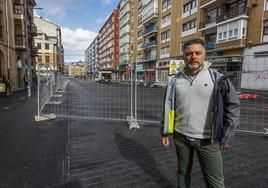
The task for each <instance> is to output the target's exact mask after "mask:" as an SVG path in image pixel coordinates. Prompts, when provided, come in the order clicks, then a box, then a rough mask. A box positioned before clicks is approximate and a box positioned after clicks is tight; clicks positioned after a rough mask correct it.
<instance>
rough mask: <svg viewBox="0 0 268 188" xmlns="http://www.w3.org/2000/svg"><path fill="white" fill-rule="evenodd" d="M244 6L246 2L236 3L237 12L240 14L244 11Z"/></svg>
mask: <svg viewBox="0 0 268 188" xmlns="http://www.w3.org/2000/svg"><path fill="white" fill-rule="evenodd" d="M245 8H246V2H245V1H242V2H239V3H238V14H242V13H244V12H245Z"/></svg>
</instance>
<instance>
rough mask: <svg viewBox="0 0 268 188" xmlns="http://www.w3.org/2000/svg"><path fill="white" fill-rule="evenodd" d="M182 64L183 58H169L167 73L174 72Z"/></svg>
mask: <svg viewBox="0 0 268 188" xmlns="http://www.w3.org/2000/svg"><path fill="white" fill-rule="evenodd" d="M182 66H184V61H183V60H171V61H170V63H169V74H176V73H177V72H178V69H179V68H180V67H182Z"/></svg>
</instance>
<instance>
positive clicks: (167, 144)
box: [161, 136, 169, 147]
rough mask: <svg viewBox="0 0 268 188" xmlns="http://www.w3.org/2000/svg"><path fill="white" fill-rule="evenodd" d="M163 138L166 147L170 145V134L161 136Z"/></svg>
mask: <svg viewBox="0 0 268 188" xmlns="http://www.w3.org/2000/svg"><path fill="white" fill-rule="evenodd" d="M161 140H162V144H163V145H164V146H166V147H168V146H169V137H168V136H162V137H161Z"/></svg>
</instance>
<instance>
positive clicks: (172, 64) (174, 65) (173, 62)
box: [170, 61, 177, 69]
mask: <svg viewBox="0 0 268 188" xmlns="http://www.w3.org/2000/svg"><path fill="white" fill-rule="evenodd" d="M170 68H172V69H176V68H177V63H176V62H175V61H172V62H171V64H170Z"/></svg>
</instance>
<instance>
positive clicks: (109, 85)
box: [38, 55, 268, 133]
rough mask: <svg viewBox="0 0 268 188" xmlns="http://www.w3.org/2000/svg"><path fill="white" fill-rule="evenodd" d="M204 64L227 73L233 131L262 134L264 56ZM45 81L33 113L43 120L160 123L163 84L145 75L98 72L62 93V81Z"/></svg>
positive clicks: (266, 94) (267, 94)
mask: <svg viewBox="0 0 268 188" xmlns="http://www.w3.org/2000/svg"><path fill="white" fill-rule="evenodd" d="M213 58H214V60H215V57H213ZM208 60H211V61H212V67H213V68H215V69H217V70H218V71H220V72H228V73H230V77H229V78H230V79H231V81H232V82H233V83H234V85H235V87H236V89H237V92H238V94H239V97H240V101H241V120H240V126H239V127H238V130H239V131H244V132H251V133H263V132H264V128H268V116H267V115H268V64H267V62H268V56H257V57H256V56H254V55H252V56H244V57H239V58H236V61H235V62H231V63H229V64H228V62H223V63H218V62H213V59H208ZM132 67H135V66H132ZM131 70H132V71H131ZM150 71H152V70H150ZM40 75H41V73H40ZM46 75H47V76H39V77H38V78H39V88H40V89H39V96H40V101H39V103H40V105H39V106H40V107H39V111H40V112H42V113H44V114H46V113H54V114H56V115H57V116H60V117H72V118H88V119H106V120H126V118H127V117H128V116H134V118H135V119H136V120H137V121H138V122H140V123H158V124H159V123H160V121H161V119H162V113H163V107H164V106H163V104H164V103H163V102H164V93H165V85H166V80H165V79H161V82H159V81H157V79H156V78H155V77H153V76H150V74H148V73H147V72H146V70H144V72H142V73H141V72H138V71H137V69H136V70H135V69H134V68H132V69H127V70H126V71H125V72H123V75H124V76H122V72H121V74H120V72H113V71H102V73H101V74H100V76H99V79H98V80H96V79H94V78H81V77H80V78H79V77H77V78H72V79H71V78H70V79H69V81H68V85H67V87H66V89H65V92H63V90H64V88H65V87H64V86H66V84H67V77H66V76H65V75H62V74H59V73H57V74H55V73H53V72H52V71H51V72H49V71H48V73H47V74H46ZM151 75H152V74H151ZM163 75H164V74H163ZM165 78H166V77H165ZM131 83H132V84H131Z"/></svg>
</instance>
